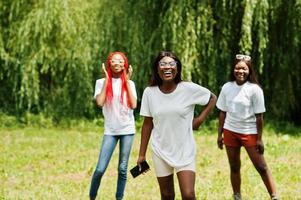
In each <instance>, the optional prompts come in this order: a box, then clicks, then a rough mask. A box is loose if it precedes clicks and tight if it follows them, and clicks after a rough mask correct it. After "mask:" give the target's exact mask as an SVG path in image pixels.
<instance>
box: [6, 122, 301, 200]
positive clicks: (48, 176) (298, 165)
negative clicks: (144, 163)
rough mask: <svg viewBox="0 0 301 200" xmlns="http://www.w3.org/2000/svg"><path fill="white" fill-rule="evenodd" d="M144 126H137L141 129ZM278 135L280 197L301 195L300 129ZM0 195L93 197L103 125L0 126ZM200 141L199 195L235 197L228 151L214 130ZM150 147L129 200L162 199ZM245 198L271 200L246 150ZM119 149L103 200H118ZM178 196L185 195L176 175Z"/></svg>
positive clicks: (271, 159)
mask: <svg viewBox="0 0 301 200" xmlns="http://www.w3.org/2000/svg"><path fill="white" fill-rule="evenodd" d="M139 126H140V124H138V126H137V127H138V129H139ZM294 130H295V133H294V134H292V135H287V134H286V133H284V132H282V133H281V134H278V132H277V131H275V130H274V129H273V128H272V127H270V126H266V128H265V133H264V142H265V145H266V153H265V158H266V160H267V163H268V165H269V168H270V169H271V171H272V174H273V176H274V179H275V181H276V184H277V188H278V193H279V195H280V197H281V199H283V200H285V199H288V200H291V199H301V192H300V188H301V170H300V169H301V145H300V142H301V130H300V129H299V130H298V131H299V132H298V131H296V129H294ZM0 138H1V139H0V183H1V187H0V199H9V200H10V199H12V200H15V199H26V200H27V199H39V200H43V199H51V200H52V199H54V200H56V199H66V200H69V199H88V191H89V186H90V180H91V176H92V173H93V170H94V167H95V164H96V162H97V158H98V153H99V145H100V141H101V138H102V128H101V126H95V125H92V126H91V127H87V126H86V125H85V124H84V125H79V126H76V128H55V127H50V128H49V127H48V128H37V127H21V128H20V127H12V128H4V127H1V128H0ZM195 139H196V143H197V177H196V194H197V199H210V200H211V199H218V200H219V199H231V195H232V191H231V185H230V180H229V167H228V162H227V157H226V153H225V150H223V151H221V150H218V149H217V146H216V135H215V130H212V129H208V128H205V129H203V130H200V131H199V132H197V133H196V134H195ZM139 142H140V134H139V131H138V134H136V136H135V140H134V144H133V149H132V153H131V157H130V161H129V168H131V167H133V166H134V165H135V163H136V159H137V154H138V150H139ZM150 151H151V150H150V148H149V150H148V160H149V163H150V166H151V170H150V171H149V172H148V173H146V174H145V175H143V176H140V177H138V178H136V179H133V178H132V177H131V176H130V174H128V182H127V186H126V191H125V198H124V199H125V200H141V199H143V200H158V199H160V195H159V188H158V184H157V180H156V177H155V173H154V170H153V166H152V160H151V157H150ZM241 158H242V169H241V172H242V195H243V197H244V199H246V200H247V199H250V200H251V199H252V200H254V199H258V200H262V199H269V196H268V193H267V191H266V189H265V187H264V185H263V183H262V181H261V179H260V176H259V175H258V173H257V172H256V170H255V168H254V167H253V166H252V164H251V161H250V160H249V158H248V157H247V154H246V152H245V151H244V150H243V151H242V155H241ZM117 159H118V149H116V150H115V152H114V155H113V157H112V160H111V162H110V165H109V167H108V169H107V171H106V173H105V175H104V177H103V180H102V183H101V188H100V190H99V196H98V199H99V200H107V199H114V196H115V190H116V181H117V170H116V166H117V162H118V160H117ZM175 187H176V199H181V198H180V192H179V189H178V184H177V181H176V178H175Z"/></svg>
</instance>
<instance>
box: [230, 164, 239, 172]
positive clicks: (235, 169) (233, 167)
mask: <svg viewBox="0 0 301 200" xmlns="http://www.w3.org/2000/svg"><path fill="white" fill-rule="evenodd" d="M230 170H231V172H232V173H239V171H240V164H238V163H235V164H230Z"/></svg>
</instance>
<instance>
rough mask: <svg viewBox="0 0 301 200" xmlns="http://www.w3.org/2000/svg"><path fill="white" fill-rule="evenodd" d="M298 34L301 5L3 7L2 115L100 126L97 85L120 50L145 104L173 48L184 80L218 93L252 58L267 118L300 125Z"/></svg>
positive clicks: (107, 1)
mask: <svg viewBox="0 0 301 200" xmlns="http://www.w3.org/2000/svg"><path fill="white" fill-rule="evenodd" d="M300 32H301V1H300V0H292V1H284V0H276V1H271V0H244V1H241V0H221V1H196V0H181V1H180V2H179V1H175V0H168V1H159V0H152V1H151V0H146V1H133V0H130V1H117V0H102V1H97V0H90V1H84V2H82V1H76V0H65V1H61V0H44V1H42V0H37V1H33V0H10V1H1V2H0V85H1V87H0V111H1V112H6V113H10V114H17V115H19V116H22V115H25V113H27V112H30V113H35V114H39V113H43V115H44V116H45V117H49V118H51V119H52V120H54V121H57V122H59V121H60V120H62V119H63V118H64V117H71V118H72V117H73V118H76V117H79V118H81V117H86V118H94V117H95V115H97V113H99V111H97V109H96V107H95V105H94V103H93V99H92V96H93V89H94V84H95V80H96V79H98V78H101V77H102V76H103V73H101V69H100V66H101V63H102V62H105V59H106V57H107V55H108V53H109V52H111V51H116V50H117V51H123V52H125V53H126V54H127V56H128V58H129V61H130V64H131V65H132V66H133V68H134V75H133V80H134V81H135V83H136V87H137V90H138V100H139V101H140V98H141V95H142V92H143V89H144V88H145V87H146V86H147V84H148V81H149V78H150V75H151V67H150V66H151V65H152V61H153V59H154V57H155V56H156V55H157V53H158V52H159V51H161V50H164V49H167V50H172V51H174V52H176V53H177V55H178V56H179V57H180V59H181V61H182V63H183V76H184V79H186V80H189V81H194V82H196V83H199V84H201V85H203V86H205V87H208V88H209V89H211V90H212V91H214V92H215V93H216V94H218V93H219V91H220V88H221V86H222V85H223V84H224V83H225V82H226V81H227V80H228V78H227V77H228V74H229V72H230V68H231V64H232V60H233V58H234V55H235V54H236V53H248V54H251V56H252V58H253V64H254V67H255V70H256V71H257V72H258V75H259V80H260V83H261V84H262V87H263V89H264V92H265V96H266V105H267V108H268V113H269V114H270V116H273V118H276V119H280V120H288V121H294V122H295V123H301V119H300V116H299V113H300V112H301V107H300V103H299V102H300V101H301V96H300V94H301V85H300V83H301V80H300V77H301V67H300V66H301V58H300V56H299V55H300V53H301V52H300V51H301V50H300V47H301V44H300V43H301V35H300ZM292 68H293V70H292ZM284 86H285V87H284Z"/></svg>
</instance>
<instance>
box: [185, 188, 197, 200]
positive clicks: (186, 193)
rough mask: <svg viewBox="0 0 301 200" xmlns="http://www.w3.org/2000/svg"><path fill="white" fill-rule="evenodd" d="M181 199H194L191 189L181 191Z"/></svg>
mask: <svg viewBox="0 0 301 200" xmlns="http://www.w3.org/2000/svg"><path fill="white" fill-rule="evenodd" d="M182 199H184V200H195V193H194V191H193V190H187V191H183V192H182Z"/></svg>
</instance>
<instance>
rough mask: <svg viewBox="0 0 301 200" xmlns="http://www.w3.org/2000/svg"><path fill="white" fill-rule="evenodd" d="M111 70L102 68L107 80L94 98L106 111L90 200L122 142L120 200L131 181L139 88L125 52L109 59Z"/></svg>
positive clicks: (93, 196)
mask: <svg viewBox="0 0 301 200" xmlns="http://www.w3.org/2000/svg"><path fill="white" fill-rule="evenodd" d="M106 64H107V68H106V67H105V65H104V64H103V65H102V68H103V71H104V72H105V75H106V77H105V78H102V79H98V80H97V81H96V85H95V93H94V98H95V99H96V104H97V106H99V107H102V112H103V115H104V136H103V139H102V145H101V149H100V153H99V158H98V163H97V166H96V169H95V171H94V174H93V177H92V181H91V187H90V193H89V196H90V199H93V200H94V199H95V198H96V195H97V191H98V188H99V185H100V182H101V179H102V176H103V174H104V172H105V170H106V168H107V166H108V164H109V162H110V159H111V156H112V154H113V151H114V149H115V146H116V144H117V142H118V141H119V163H118V181H117V189H116V199H118V200H119V199H122V198H123V194H124V189H125V184H126V179H127V166H128V159H129V155H130V152H131V147H132V143H133V139H134V133H135V119H134V115H133V109H135V108H136V105H137V100H136V99H137V94H136V89H135V84H134V82H133V81H131V80H129V79H130V77H131V75H132V68H131V66H129V65H128V59H127V57H126V56H125V55H124V54H123V53H121V52H112V53H110V54H109V56H108V58H107V62H106Z"/></svg>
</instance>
